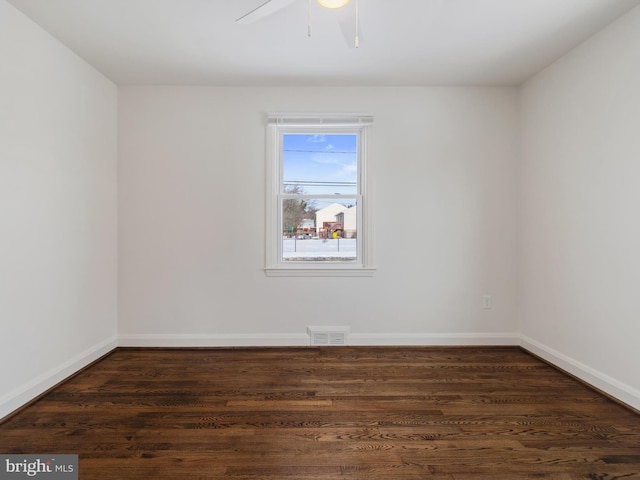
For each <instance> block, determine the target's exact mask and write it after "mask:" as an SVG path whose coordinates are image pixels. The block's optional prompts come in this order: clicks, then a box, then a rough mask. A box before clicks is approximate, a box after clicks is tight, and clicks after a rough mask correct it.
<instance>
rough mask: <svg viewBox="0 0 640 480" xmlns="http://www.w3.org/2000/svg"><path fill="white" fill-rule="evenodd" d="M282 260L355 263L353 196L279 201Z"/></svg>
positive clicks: (355, 239)
mask: <svg viewBox="0 0 640 480" xmlns="http://www.w3.org/2000/svg"><path fill="white" fill-rule="evenodd" d="M282 219H283V221H282V223H283V225H282V261H284V262H355V261H356V260H357V257H358V255H357V253H358V251H357V248H358V246H357V237H358V231H357V230H358V226H357V225H358V217H357V203H356V199H355V198H351V199H341V200H339V201H334V200H327V199H321V198H296V199H292V198H287V199H284V200H283V201H282Z"/></svg>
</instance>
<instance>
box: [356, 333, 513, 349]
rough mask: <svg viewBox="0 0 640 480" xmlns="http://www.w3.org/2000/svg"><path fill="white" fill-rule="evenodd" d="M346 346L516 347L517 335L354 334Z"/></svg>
mask: <svg viewBox="0 0 640 480" xmlns="http://www.w3.org/2000/svg"><path fill="white" fill-rule="evenodd" d="M347 343H348V345H369V346H376V345H384V346H387V345H388V346H393V345H397V346H409V345H415V346H470V345H495V346H516V345H518V344H519V336H518V334H517V333H407V334H402V333H356V334H350V335H349V336H348V338H347Z"/></svg>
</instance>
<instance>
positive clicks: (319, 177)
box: [283, 134, 358, 195]
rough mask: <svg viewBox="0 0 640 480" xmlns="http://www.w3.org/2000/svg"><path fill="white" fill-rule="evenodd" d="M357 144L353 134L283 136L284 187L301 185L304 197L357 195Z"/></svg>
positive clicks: (356, 138) (355, 136)
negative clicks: (315, 195)
mask: <svg viewBox="0 0 640 480" xmlns="http://www.w3.org/2000/svg"><path fill="white" fill-rule="evenodd" d="M357 143H358V137H357V135H355V134H347V135H335V134H331V135H313V134H302V135H299V134H286V135H284V139H283V150H284V151H283V180H284V182H285V184H287V183H298V182H302V183H300V185H301V186H302V188H304V193H307V194H333V193H340V194H343V195H349V194H352V195H353V194H356V193H357V191H356V186H355V183H356V179H357V153H356V149H357ZM346 184H351V185H346Z"/></svg>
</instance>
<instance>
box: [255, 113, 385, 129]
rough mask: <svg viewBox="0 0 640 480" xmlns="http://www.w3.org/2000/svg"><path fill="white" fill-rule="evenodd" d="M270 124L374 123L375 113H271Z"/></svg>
mask: <svg viewBox="0 0 640 480" xmlns="http://www.w3.org/2000/svg"><path fill="white" fill-rule="evenodd" d="M267 123H268V124H269V125H281V126H292V127H315V126H319V125H328V126H335V127H341V126H347V127H350V126H355V125H371V124H373V115H366V114H359V113H351V114H341V113H339V114H313V113H306V114H297V113H270V114H268V116H267Z"/></svg>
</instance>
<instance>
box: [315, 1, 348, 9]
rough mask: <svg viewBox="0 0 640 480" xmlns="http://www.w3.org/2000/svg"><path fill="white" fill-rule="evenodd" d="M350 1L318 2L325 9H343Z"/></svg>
mask: <svg viewBox="0 0 640 480" xmlns="http://www.w3.org/2000/svg"><path fill="white" fill-rule="evenodd" d="M349 1H350V0H318V3H319V4H320V5H322V6H323V7H325V8H342V7H344V6H345V5H346V4H347V3H349Z"/></svg>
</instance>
